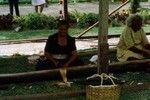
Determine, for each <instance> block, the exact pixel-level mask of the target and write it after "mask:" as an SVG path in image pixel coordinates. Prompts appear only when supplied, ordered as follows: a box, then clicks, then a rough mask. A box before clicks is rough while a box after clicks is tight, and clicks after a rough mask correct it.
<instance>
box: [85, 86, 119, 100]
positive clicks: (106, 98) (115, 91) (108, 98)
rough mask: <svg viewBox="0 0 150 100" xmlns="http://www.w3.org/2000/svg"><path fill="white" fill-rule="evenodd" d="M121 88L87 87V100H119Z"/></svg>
mask: <svg viewBox="0 0 150 100" xmlns="http://www.w3.org/2000/svg"><path fill="white" fill-rule="evenodd" d="M120 92H121V87H120V86H119V85H115V84H113V85H102V84H101V85H99V86H92V85H88V86H86V100H119V98H120Z"/></svg>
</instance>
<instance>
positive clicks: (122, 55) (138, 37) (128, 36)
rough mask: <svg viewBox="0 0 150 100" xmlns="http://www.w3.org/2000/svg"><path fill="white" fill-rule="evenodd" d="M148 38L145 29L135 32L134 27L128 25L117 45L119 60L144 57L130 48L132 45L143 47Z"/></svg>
mask: <svg viewBox="0 0 150 100" xmlns="http://www.w3.org/2000/svg"><path fill="white" fill-rule="evenodd" d="M148 43H149V42H148V39H147V37H146V34H145V32H144V30H143V29H142V28H141V29H140V30H139V31H137V32H134V31H133V30H132V28H130V27H126V28H125V29H124V31H123V32H122V34H121V36H120V40H119V43H118V45H117V58H118V60H119V61H126V60H127V59H128V58H129V57H135V58H138V59H143V58H144V57H143V56H142V54H137V53H134V52H132V51H130V50H128V49H129V48H131V47H132V46H135V47H137V48H139V49H143V48H144V45H145V44H148Z"/></svg>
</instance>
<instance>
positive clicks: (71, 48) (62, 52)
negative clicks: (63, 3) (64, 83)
mask: <svg viewBox="0 0 150 100" xmlns="http://www.w3.org/2000/svg"><path fill="white" fill-rule="evenodd" d="M44 51H45V53H44V55H45V58H46V59H45V60H43V61H42V60H40V61H39V62H38V63H37V70H43V69H53V68H60V67H64V68H66V67H69V66H75V65H80V64H82V63H81V61H79V60H78V57H77V50H76V45H75V39H74V38H73V37H71V36H69V35H68V23H67V21H65V20H60V21H59V23H58V32H57V33H55V34H54V35H51V36H49V38H48V40H47V42H46V46H45V50H44Z"/></svg>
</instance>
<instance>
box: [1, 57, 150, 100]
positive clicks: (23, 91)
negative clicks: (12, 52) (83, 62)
mask: <svg viewBox="0 0 150 100" xmlns="http://www.w3.org/2000/svg"><path fill="white" fill-rule="evenodd" d="M0 66H1V67H0V73H17V72H29V71H34V70H35V69H34V66H33V65H31V64H29V63H28V60H27V56H12V57H5V58H4V57H3V58H0ZM115 76H116V77H118V78H119V79H122V80H126V81H127V83H126V84H130V83H131V82H134V83H133V84H137V83H144V82H150V77H149V76H150V73H144V72H141V73H137V72H135V73H132V72H128V73H123V74H115ZM74 80H76V79H71V81H74ZM54 83H56V81H52V80H50V81H44V82H34V83H19V84H10V85H9V86H8V89H5V90H0V98H2V97H5V96H16V95H32V94H42V93H58V92H69V91H79V90H83V89H85V85H83V84H79V83H78V84H77V83H74V84H72V86H71V87H68V88H67V87H65V88H62V87H61V88H60V87H58V86H56V85H54ZM149 94H150V90H149V89H146V90H142V91H136V92H133V91H123V92H122V94H121V100H149V99H150V95H149ZM64 100H69V98H68V99H64ZM73 100H86V97H85V96H81V97H74V98H73Z"/></svg>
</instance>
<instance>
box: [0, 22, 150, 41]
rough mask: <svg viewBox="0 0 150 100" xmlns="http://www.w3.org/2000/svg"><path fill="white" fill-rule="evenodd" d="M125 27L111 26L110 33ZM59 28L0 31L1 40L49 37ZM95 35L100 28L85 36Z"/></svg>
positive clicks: (149, 29) (75, 30) (74, 30)
mask: <svg viewBox="0 0 150 100" xmlns="http://www.w3.org/2000/svg"><path fill="white" fill-rule="evenodd" d="M123 29H124V27H109V30H108V35H116V34H121V32H122V31H123ZM84 30H86V29H79V28H70V29H69V34H70V35H72V36H78V35H79V34H80V33H81V32H83V31H84ZM144 30H145V32H150V25H146V26H144ZM56 31H57V30H47V29H45V30H26V31H22V32H15V31H0V41H3V40H18V39H36V38H47V37H48V36H49V35H51V34H53V33H55V32H56ZM93 35H94V36H95V35H98V28H93V29H91V30H90V31H89V32H87V33H86V34H84V36H93Z"/></svg>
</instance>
